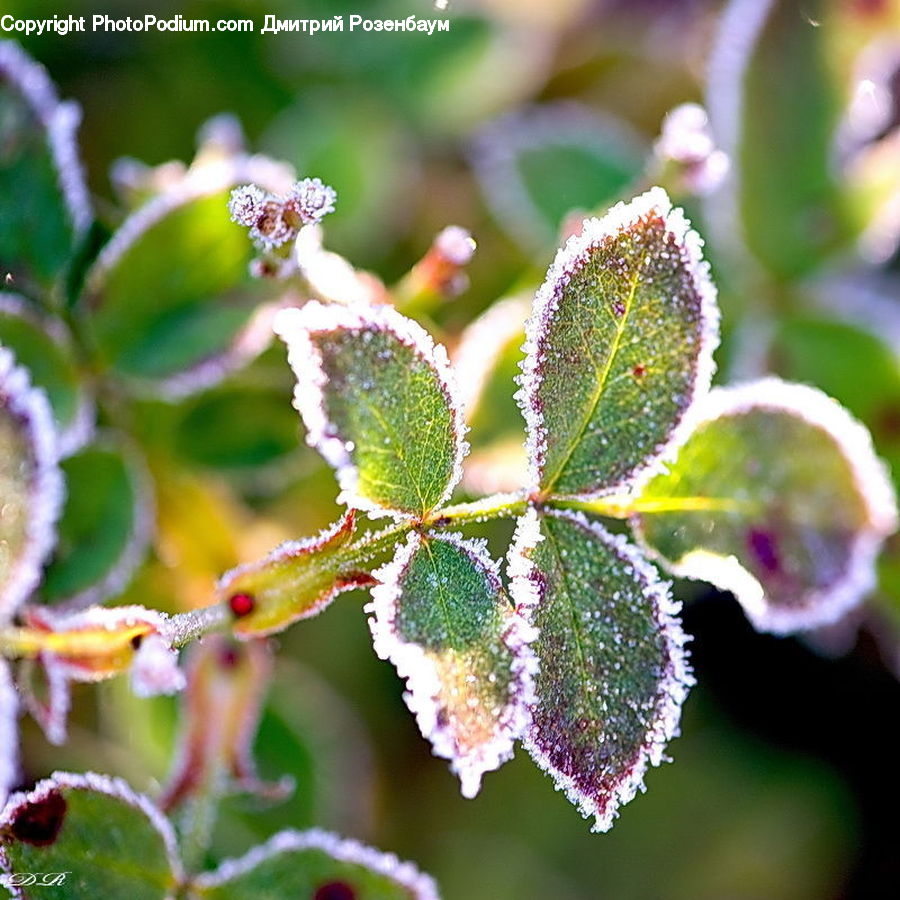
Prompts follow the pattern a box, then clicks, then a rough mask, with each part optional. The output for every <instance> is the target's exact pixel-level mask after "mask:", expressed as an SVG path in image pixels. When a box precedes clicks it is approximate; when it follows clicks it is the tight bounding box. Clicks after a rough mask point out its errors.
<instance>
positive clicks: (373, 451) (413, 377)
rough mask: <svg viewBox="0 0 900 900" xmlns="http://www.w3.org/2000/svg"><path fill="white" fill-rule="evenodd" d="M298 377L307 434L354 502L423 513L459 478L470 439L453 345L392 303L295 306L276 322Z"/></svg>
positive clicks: (297, 399) (297, 400) (378, 510)
mask: <svg viewBox="0 0 900 900" xmlns="http://www.w3.org/2000/svg"><path fill="white" fill-rule="evenodd" d="M275 331H276V333H277V334H278V335H279V336H280V337H281V338H282V339H283V340H284V341H285V343H286V344H287V345H288V360H289V362H290V364H291V366H292V368H293V370H294V373H295V374H296V376H297V387H296V390H295V392H294V406H295V407H296V408H297V409H298V410H299V412H300V414H301V416H302V417H303V421H304V423H305V425H306V428H307V432H308V433H307V442H308V443H309V444H310V445H311V446H313V447H316V449H318V450H319V452H320V453H321V454H322V455H323V456H324V457H325V459H326V460H328V462H329V463H331V464H332V465H333V466H334V467H335V469H336V470H337V478H338V483H339V484H340V487H341V494H340V497H339V498H338V499H339V500H340V501H342V502H345V503H347V504H348V506H351V507H355V508H357V509H364V510H368V511H370V512H371V513H373V514H375V515H401V516H424V515H426V514H427V513H429V512H430V511H431V510H433V509H435V508H436V507H439V506H440V505H441V504H443V503H445V502H446V501H447V500H448V499H449V497H450V494H451V492H452V491H453V488H454V487H455V486H456V484H457V483H458V481H459V477H460V472H461V466H462V458H463V456H464V454H465V452H466V449H467V446H466V443H465V441H464V440H463V435H464V433H465V426H464V424H463V421H462V409H461V406H460V404H459V401H458V399H457V394H456V388H455V385H454V383H453V377H452V373H451V371H450V364H449V362H448V360H447V354H446V351H445V350H444V348H443V347H442V346H441V345H439V344H438V345H435V344H434V342H433V341H432V339H431V338H430V337H429V335H428V334H427V333H426V332H425V331H424V329H422V328H421V326H419V325H417V324H416V323H415V322H413V321H412V320H410V319H407V318H404V317H403V316H401V315H400V314H399V313H397V312H396V311H395V310H394V309H393V308H391V307H387V306H377V307H376V306H362V305H354V306H349V307H342V306H337V305H330V306H325V305H323V304H321V303H317V302H310V303H307V304H306V305H305V306H304V307H303V308H302V309H300V310H297V309H286V310H283V311H282V312H281V313H279V315H278V317H277V319H276V322H275Z"/></svg>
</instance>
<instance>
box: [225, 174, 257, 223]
mask: <svg viewBox="0 0 900 900" xmlns="http://www.w3.org/2000/svg"><path fill="white" fill-rule="evenodd" d="M265 199H266V195H265V194H264V193H263V192H262V191H261V190H260V189H259V188H258V187H257V186H256V185H255V184H245V185H244V186H243V187H239V188H235V189H234V190H233V191H232V192H231V199H230V200H229V201H228V212H230V213H231V220H232V221H233V222H237V224H238V225H243V226H245V227H246V228H253V227H254V226H255V225H256V223H257V221H258V220H259V217H260V216H261V215H262V210H263V203H264V202H265Z"/></svg>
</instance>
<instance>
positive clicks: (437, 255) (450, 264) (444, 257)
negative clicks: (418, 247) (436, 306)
mask: <svg viewBox="0 0 900 900" xmlns="http://www.w3.org/2000/svg"><path fill="white" fill-rule="evenodd" d="M474 255H475V241H474V239H473V238H472V235H471V234H469V232H468V231H466V229H465V228H460V227H459V226H458V225H448V226H447V227H446V228H445V229H444V230H443V231H441V232H440V233H439V234H438V235H437V236H436V237H435V239H434V241H433V242H432V244H431V247H430V248H429V249H428V252H427V253H426V254H425V255H424V256H423V257H422V259H420V260H419V262H417V263H416V265H415V266H414V267H413V269H412V271H411V272H410V273H409V275H408V276H407V279H406V283H405V285H404V288H405V290H404V291H403V292H401V293H407V294H409V295H411V296H416V295H422V296H424V295H429V296H438V297H456V296H457V295H459V294H461V293H462V292H463V291H464V290H465V289H466V288H467V287H468V286H469V279H468V277H467V276H466V273H465V272H463V271H462V269H463V266H466V265H468V264H469V263H470V262H471V261H472V257H473V256H474Z"/></svg>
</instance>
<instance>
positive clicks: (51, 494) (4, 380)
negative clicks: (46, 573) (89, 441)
mask: <svg viewBox="0 0 900 900" xmlns="http://www.w3.org/2000/svg"><path fill="white" fill-rule="evenodd" d="M57 457H58V447H57V436H56V429H55V428H54V425H53V416H52V413H51V411H50V405H49V403H48V402H47V397H46V394H45V393H44V392H43V391H42V390H40V389H38V388H33V387H32V386H31V383H30V380H29V376H28V374H27V372H26V371H25V370H24V369H21V368H18V367H17V366H16V363H15V360H14V359H13V356H12V354H11V353H10V352H9V351H8V350H6V349H5V348H3V347H0V622H3V621H8V620H9V619H10V618H12V616H13V614H14V613H15V611H16V610H17V609H18V607H19V606H20V604H21V603H22V602H23V601H24V600H25V599H26V598H27V597H28V595H29V594H30V593H31V592H32V591H33V590H34V588H35V587H36V586H37V583H38V581H39V580H40V567H41V565H42V564H43V562H44V561H45V560H46V558H47V556H48V555H49V553H50V551H51V550H52V548H53V546H54V544H55V543H56V528H55V526H56V520H57V518H58V517H59V511H60V507H61V505H62V499H63V483H62V478H61V475H60V471H59V466H58V463H57Z"/></svg>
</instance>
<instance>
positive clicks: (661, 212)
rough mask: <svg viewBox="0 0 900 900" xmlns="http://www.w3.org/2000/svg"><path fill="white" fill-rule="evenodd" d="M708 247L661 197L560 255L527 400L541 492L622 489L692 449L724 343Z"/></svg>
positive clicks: (526, 379) (642, 202)
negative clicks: (700, 401) (702, 400)
mask: <svg viewBox="0 0 900 900" xmlns="http://www.w3.org/2000/svg"><path fill="white" fill-rule="evenodd" d="M700 247H701V241H700V238H699V237H698V236H697V234H696V233H695V232H694V231H691V230H690V228H689V225H688V222H687V220H686V219H685V218H684V215H683V214H682V212H681V210H680V209H672V205H671V203H670V201H669V198H668V197H667V196H666V193H665V191H663V190H662V189H661V188H653V189H652V190H651V191H648V192H647V193H646V194H642V195H641V196H640V197H637V198H636V199H635V200H632V201H631V202H630V203H628V204H624V203H620V204H618V205H617V206H615V207H614V208H613V209H612V210H610V212H609V213H607V215H606V216H604V217H603V218H602V219H588V220H586V221H585V223H584V225H583V230H582V232H581V234H579V235H577V236H575V237H572V238H570V240H569V241H568V242H567V243H566V245H565V247H564V248H563V249H562V250H560V251H559V253H558V254H557V256H556V259H555V261H554V262H553V265H552V266H551V267H550V270H549V272H548V273H547V278H546V280H545V281H544V284H543V285H542V286H541V288H540V290H539V291H538V293H537V296H536V297H535V303H534V312H533V314H532V317H531V318H530V319H529V321H528V325H527V329H526V333H527V340H526V346H525V349H526V357H525V361H524V363H523V366H522V373H523V374H522V376H521V379H520V383H521V386H522V387H521V390H520V391H519V394H518V399H519V404H520V406H521V408H522V411H523V413H524V415H525V419H526V423H527V432H528V445H527V449H528V456H529V465H530V469H531V481H532V487H533V489H534V490H535V491H539V492H541V493H542V494H544V495H549V494H557V495H576V496H582V497H584V496H595V495H597V494H601V493H607V492H609V491H612V490H614V489H617V488H622V487H624V486H626V485H629V484H630V483H632V482H634V481H635V480H636V479H638V478H640V477H642V476H647V475H648V474H649V473H651V472H652V471H653V470H654V468H655V467H657V466H658V465H659V462H660V460H661V459H663V458H665V457H666V456H667V455H669V454H671V453H672V451H673V450H674V448H675V447H677V445H678V444H679V443H680V441H681V440H682V439H683V437H684V436H685V427H686V426H685V414H686V413H687V411H688V409H689V408H690V407H691V405H692V404H693V402H694V401H695V399H696V398H697V397H699V396H702V395H703V394H704V393H705V392H706V390H707V389H708V388H709V383H710V378H711V376H712V372H713V359H712V356H713V351H714V349H715V346H716V344H717V342H718V310H717V307H716V303H715V289H714V287H713V285H712V282H711V281H710V278H709V273H708V267H707V264H706V263H705V262H703V261H702V259H701V256H700Z"/></svg>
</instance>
